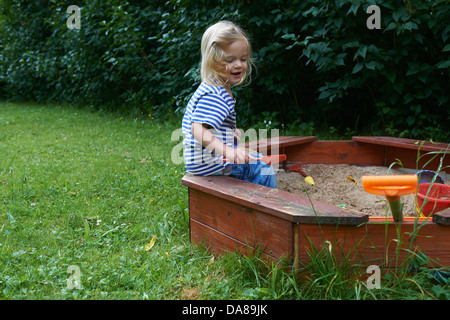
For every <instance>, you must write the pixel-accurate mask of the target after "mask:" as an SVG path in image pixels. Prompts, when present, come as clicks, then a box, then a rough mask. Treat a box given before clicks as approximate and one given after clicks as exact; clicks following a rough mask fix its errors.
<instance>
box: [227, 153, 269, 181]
mask: <svg viewBox="0 0 450 320" xmlns="http://www.w3.org/2000/svg"><path fill="white" fill-rule="evenodd" d="M252 156H253V157H255V158H260V157H262V155H261V154H256V155H255V154H252ZM232 166H233V169H232V171H231V174H230V177H233V178H236V179H240V180H244V181H248V182H252V183H256V184H259V185H261V186H265V187H269V188H272V189H276V188H277V180H276V179H275V172H274V170H273V167H272V166H269V165H267V164H265V163H264V162H262V161H252V162H249V163H246V164H233V165H232Z"/></svg>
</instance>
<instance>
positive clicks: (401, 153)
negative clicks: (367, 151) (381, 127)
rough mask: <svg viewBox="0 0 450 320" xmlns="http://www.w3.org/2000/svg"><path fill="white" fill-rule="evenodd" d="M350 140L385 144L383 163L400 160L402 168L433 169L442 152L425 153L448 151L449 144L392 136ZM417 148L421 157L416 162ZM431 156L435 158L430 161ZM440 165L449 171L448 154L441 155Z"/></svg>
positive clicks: (449, 159)
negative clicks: (441, 162)
mask: <svg viewBox="0 0 450 320" xmlns="http://www.w3.org/2000/svg"><path fill="white" fill-rule="evenodd" d="M352 140H353V141H356V142H359V143H362V144H367V145H382V146H385V147H386V151H385V153H386V157H385V163H384V165H385V166H387V167H388V166H390V165H391V164H392V163H395V162H398V160H400V161H401V163H402V166H403V167H404V168H411V169H417V170H422V169H425V170H434V171H435V170H437V168H438V167H439V163H440V158H442V157H443V154H439V155H436V154H427V153H429V152H442V151H447V152H450V145H449V144H447V143H442V142H439V143H435V142H433V143H432V142H429V141H425V142H424V141H421V140H413V139H405V138H394V137H353V138H352ZM419 148H420V155H421V159H420V160H419V162H418V163H417V157H418V150H419ZM433 157H435V159H434V160H432V161H430V160H431V159H432V158H433ZM429 161H430V162H429ZM428 162H429V163H428ZM425 165H426V166H425ZM442 166H443V167H444V169H443V171H445V172H447V173H450V167H449V166H450V154H447V156H445V157H443V165H442ZM393 167H394V168H398V167H400V165H395V166H393Z"/></svg>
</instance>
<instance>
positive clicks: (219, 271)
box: [0, 103, 450, 300]
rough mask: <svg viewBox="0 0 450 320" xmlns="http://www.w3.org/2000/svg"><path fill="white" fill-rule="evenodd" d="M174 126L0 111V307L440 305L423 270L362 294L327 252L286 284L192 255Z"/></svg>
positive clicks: (282, 273) (359, 283) (9, 107)
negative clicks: (238, 302)
mask: <svg viewBox="0 0 450 320" xmlns="http://www.w3.org/2000/svg"><path fill="white" fill-rule="evenodd" d="M178 126H179V124H178V123H172V122H165V123H161V122H157V121H154V120H153V119H152V118H151V117H150V116H148V117H143V116H141V117H131V116H120V115H115V114H108V113H105V112H93V111H92V110H89V109H83V108H74V107H68V106H64V107H62V106H56V105H54V106H47V105H46V106H43V105H34V104H12V103H0V128H1V130H0V197H1V206H0V266H1V271H0V299H51V300H56V299H58V300H59V299H87V300H94V299H114V300H115V299H134V300H142V299H149V300H173V299H186V300H187V299H449V298H450V290H449V285H448V284H444V283H439V282H438V281H436V280H435V279H434V278H433V277H432V276H431V275H430V273H428V272H425V271H422V272H418V273H410V272H406V271H401V272H400V274H395V275H393V274H386V275H383V278H382V288H381V289H377V290H374V289H372V290H370V289H368V288H367V286H366V284H365V280H364V279H361V280H358V279H355V278H354V277H352V276H351V275H352V274H353V273H352V272H353V271H352V270H351V269H350V268H347V267H339V266H337V265H336V264H333V263H327V262H329V260H328V259H327V257H325V258H324V257H323V255H326V254H327V252H319V253H318V254H317V256H316V257H315V258H316V259H313V261H315V262H313V263H312V264H311V265H308V266H305V267H304V271H305V273H304V275H303V276H301V277H299V278H297V277H296V276H295V275H294V274H293V273H290V272H289V271H288V270H286V268H285V265H284V264H282V263H279V264H277V265H265V264H264V263H263V262H262V261H260V259H259V258H258V257H251V258H247V257H241V256H239V255H237V254H234V253H230V254H228V255H225V256H222V257H214V256H213V255H211V254H210V253H208V251H207V250H205V248H202V247H193V246H191V244H190V242H189V221H188V216H189V212H188V204H187V200H188V199H187V189H186V188H185V187H183V186H182V185H181V183H180V179H181V178H182V176H183V175H184V168H183V165H182V164H174V163H173V162H172V160H171V152H172V149H173V148H174V147H175V146H176V145H177V144H178V143H179V142H178V141H171V135H172V132H173V131H174V130H176V129H178ZM349 275H350V276H349ZM75 279H79V282H74V281H73V280H75Z"/></svg>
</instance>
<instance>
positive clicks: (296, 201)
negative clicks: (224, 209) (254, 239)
mask: <svg viewBox="0 0 450 320" xmlns="http://www.w3.org/2000/svg"><path fill="white" fill-rule="evenodd" d="M182 184H183V185H185V186H187V187H189V188H191V189H195V190H198V191H202V192H204V193H206V194H210V195H213V196H215V197H217V198H222V199H224V200H227V201H230V202H235V203H237V204H239V205H241V206H244V207H247V208H250V209H254V210H258V211H261V212H264V213H267V214H269V215H272V216H275V217H278V218H281V219H284V220H287V221H290V222H294V223H321V224H336V223H339V224H349V225H358V224H361V223H364V222H367V221H368V219H369V218H368V215H366V214H362V213H361V214H358V213H351V212H347V211H345V210H343V209H342V208H340V207H338V206H335V205H331V204H328V203H325V202H321V201H314V200H312V201H310V200H309V199H308V198H306V197H302V196H298V195H294V194H291V193H289V192H285V191H281V190H277V189H271V188H267V187H263V186H259V185H256V184H253V183H250V182H246V181H242V180H238V179H235V178H231V177H226V176H209V177H199V176H190V175H186V176H184V177H183V179H182ZM190 192H191V191H190Z"/></svg>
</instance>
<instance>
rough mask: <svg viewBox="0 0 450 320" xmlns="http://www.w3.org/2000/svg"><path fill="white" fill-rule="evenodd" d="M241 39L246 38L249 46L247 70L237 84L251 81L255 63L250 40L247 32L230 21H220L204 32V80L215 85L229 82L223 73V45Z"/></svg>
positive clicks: (202, 65) (202, 67)
mask: <svg viewBox="0 0 450 320" xmlns="http://www.w3.org/2000/svg"><path fill="white" fill-rule="evenodd" d="M241 39H243V40H245V42H246V43H247V46H248V58H247V72H246V73H245V74H244V76H243V77H242V79H241V81H240V82H239V83H238V84H237V85H241V84H243V83H244V82H247V83H249V82H250V74H251V72H252V64H253V62H252V59H251V51H252V49H251V46H250V41H249V40H248V37H247V35H246V34H245V32H244V31H243V30H242V29H241V28H240V27H238V26H237V25H235V24H234V23H232V22H230V21H220V22H218V23H216V24H214V25H212V26H210V27H209V28H208V29H207V30H206V31H205V33H204V34H203V37H202V45H201V51H202V64H201V77H202V80H203V81H205V82H206V83H208V84H210V85H213V86H217V85H226V84H227V83H226V81H224V74H223V70H224V66H225V64H224V62H223V61H222V58H223V56H224V51H223V49H222V45H223V44H227V43H231V42H233V41H236V40H241Z"/></svg>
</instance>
